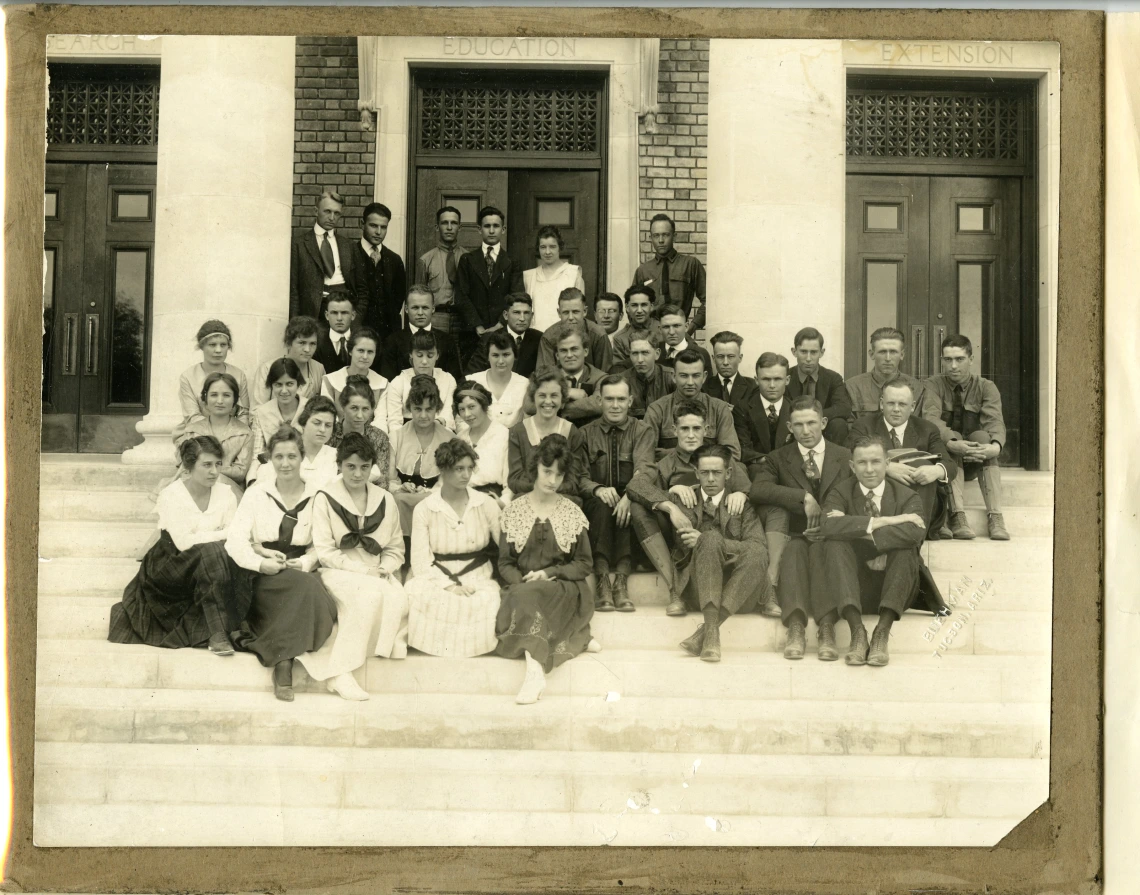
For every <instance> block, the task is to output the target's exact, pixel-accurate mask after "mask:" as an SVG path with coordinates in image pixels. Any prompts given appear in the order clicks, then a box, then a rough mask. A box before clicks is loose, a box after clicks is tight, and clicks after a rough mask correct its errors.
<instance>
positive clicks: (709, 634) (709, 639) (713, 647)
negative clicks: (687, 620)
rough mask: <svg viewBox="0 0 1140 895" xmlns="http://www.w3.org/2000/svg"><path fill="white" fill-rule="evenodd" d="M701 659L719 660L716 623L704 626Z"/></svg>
mask: <svg viewBox="0 0 1140 895" xmlns="http://www.w3.org/2000/svg"><path fill="white" fill-rule="evenodd" d="M701 661H702V662H719V661H720V628H719V627H718V626H717V625H706V626H705V643H704V646H702V647H701Z"/></svg>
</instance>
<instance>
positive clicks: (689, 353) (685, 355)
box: [673, 348, 708, 373]
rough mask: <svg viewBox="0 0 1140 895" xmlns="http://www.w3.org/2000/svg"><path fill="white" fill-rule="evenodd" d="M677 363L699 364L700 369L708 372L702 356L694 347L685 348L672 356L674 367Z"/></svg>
mask: <svg viewBox="0 0 1140 895" xmlns="http://www.w3.org/2000/svg"><path fill="white" fill-rule="evenodd" d="M677 364H700V365H701V369H702V370H704V371H705V372H706V373H707V372H708V368H707V367H706V366H705V359H704V356H703V355H702V354H701V353H700V352H699V351H697V349H696V348H686V349H685V350H684V351H682V352H681V353H680V354H678V355H677V356H676V357H675V358H673V368H674V369H676V365H677Z"/></svg>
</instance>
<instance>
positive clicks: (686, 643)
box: [681, 624, 705, 656]
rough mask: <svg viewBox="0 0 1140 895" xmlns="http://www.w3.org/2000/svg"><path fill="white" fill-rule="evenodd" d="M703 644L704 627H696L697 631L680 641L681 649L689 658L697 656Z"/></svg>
mask: <svg viewBox="0 0 1140 895" xmlns="http://www.w3.org/2000/svg"><path fill="white" fill-rule="evenodd" d="M704 643H705V626H704V625H703V624H702V625H698V626H697V630H695V631H694V632H693V633H692V634H690V635H689V636H688V637H687V638H685V639H684V640H682V641H681V649H683V650H684V651H685V652H687V653H688V654H689V655H691V656H699V655H700V654H701V647H702V646H704Z"/></svg>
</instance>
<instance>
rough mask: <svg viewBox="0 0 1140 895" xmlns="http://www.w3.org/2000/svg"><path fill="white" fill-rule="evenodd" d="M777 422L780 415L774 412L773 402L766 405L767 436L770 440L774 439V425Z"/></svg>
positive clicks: (777, 423)
mask: <svg viewBox="0 0 1140 895" xmlns="http://www.w3.org/2000/svg"><path fill="white" fill-rule="evenodd" d="M779 422H780V417H779V415H778V414H777V413H776V405H775V404H769V405H768V436H769V441H770V442H774V441H775V440H776V426H777V425H779ZM773 447H775V445H774V444H773Z"/></svg>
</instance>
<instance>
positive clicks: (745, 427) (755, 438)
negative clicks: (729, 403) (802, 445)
mask: <svg viewBox="0 0 1140 895" xmlns="http://www.w3.org/2000/svg"><path fill="white" fill-rule="evenodd" d="M791 406H792V402H791V401H790V400H789V399H788V396H787V394H785V395H784V401H783V403H782V404H781V405H780V416H779V421H778V422H777V423H776V439H775V441H774V442H773V440H772V437H771V434H770V433H769V431H768V411H767V410H765V409H764V402H763V400H762V399H761V396H760V388H759V387H757V388H756V390H755V391H754V392H752V393H751V394H750V395H749V397H748V400H747V402H745V403H743V404H738V405H737V406H736V407H735V408H733V411H732V419H733V422H734V423H735V425H736V437H737V438H738V439H739V440H740V459H741V460H743V461H744V465H745V466H747V467H748V474H749V475H750V476H752V477H755V470H754V469H753V467H754V466H755V465H756V464H757V463H758V462H759V461H760V458H761V457H763V456H764V455H765V454H767V453H768V452H769V451H773V450H775V449H776V448H778V447H781V446H782V445H785V444H787V443H788V442H789V441H791V440H792V432H791V430H790V429H789V428H788V417H790V416H791V413H792V411H791Z"/></svg>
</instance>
